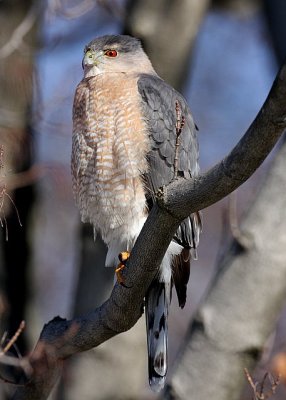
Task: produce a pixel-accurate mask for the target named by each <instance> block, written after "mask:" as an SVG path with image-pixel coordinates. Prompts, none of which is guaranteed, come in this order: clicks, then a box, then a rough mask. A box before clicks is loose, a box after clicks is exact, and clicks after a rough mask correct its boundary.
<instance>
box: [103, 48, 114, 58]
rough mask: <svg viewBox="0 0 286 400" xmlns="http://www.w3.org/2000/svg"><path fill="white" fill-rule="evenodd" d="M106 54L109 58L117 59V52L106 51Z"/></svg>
mask: <svg viewBox="0 0 286 400" xmlns="http://www.w3.org/2000/svg"><path fill="white" fill-rule="evenodd" d="M104 54H105V55H106V56H107V57H117V51H116V50H106V51H105V52H104Z"/></svg>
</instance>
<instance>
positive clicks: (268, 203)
mask: <svg viewBox="0 0 286 400" xmlns="http://www.w3.org/2000/svg"><path fill="white" fill-rule="evenodd" d="M285 168H286V142H285V141H284V143H283V146H282V147H281V148H280V149H279V152H278V153H277V155H276V158H275V160H274V162H273V164H272V166H271V169H270V170H269V173H268V176H267V177H266V179H265V180H264V182H263V186H262V188H261V190H260V192H259V194H258V196H257V198H256V200H255V202H253V204H252V206H251V208H250V210H249V212H248V215H247V216H246V218H245V220H244V222H243V224H242V226H241V229H242V232H243V233H244V234H245V235H247V237H249V238H251V246H249V247H248V248H247V249H242V248H241V246H240V245H239V244H237V243H232V245H231V246H230V247H229V249H228V251H227V252H226V253H225V255H224V258H223V260H222V262H221V263H220V266H219V267H220V268H219V270H218V272H217V274H216V276H215V278H214V281H213V283H212V284H211V285H210V290H209V292H208V294H207V296H206V298H205V299H204V301H203V302H202V304H201V305H200V307H199V309H198V312H197V315H196V316H195V319H194V321H193V323H192V325H191V326H190V328H189V331H188V334H187V338H186V340H185V343H184V346H183V347H182V348H181V351H180V356H179V358H178V360H177V362H176V367H175V368H174V373H173V376H172V377H171V380H170V383H169V386H168V388H167V390H166V392H165V393H164V395H163V397H162V398H164V399H172V400H185V399H187V398H189V393H190V392H192V393H193V394H194V396H193V399H194V400H195V399H209V398H211V399H212V400H229V399H231V400H238V399H241V391H242V389H243V386H244V385H245V382H246V381H245V376H244V368H252V367H253V366H254V364H255V363H256V362H257V359H258V357H259V355H260V354H261V352H262V351H263V347H264V344H265V342H266V340H267V338H268V337H269V335H270V333H271V332H273V330H274V329H275V325H276V323H277V318H278V317H279V315H280V313H281V309H282V307H283V306H284V305H285V300H286V263H285V259H286V235H285V225H286V196H285V186H286V175H285ZM206 382H207V384H206Z"/></svg>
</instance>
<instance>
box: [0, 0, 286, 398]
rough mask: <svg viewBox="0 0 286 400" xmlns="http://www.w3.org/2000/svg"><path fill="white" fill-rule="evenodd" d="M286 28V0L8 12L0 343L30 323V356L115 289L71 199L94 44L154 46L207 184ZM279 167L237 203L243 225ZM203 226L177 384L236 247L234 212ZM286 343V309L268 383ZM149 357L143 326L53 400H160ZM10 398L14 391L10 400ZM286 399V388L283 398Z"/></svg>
mask: <svg viewBox="0 0 286 400" xmlns="http://www.w3.org/2000/svg"><path fill="white" fill-rule="evenodd" d="M285 20H286V3H285V1H284V0H213V1H211V0H181V1H178V0H172V1H170V0H157V1H153V0H145V1H140V0H138V1H137V0H130V1H123V0H98V1H96V0H83V1H81V2H78V1H73V0H46V1H36V0H35V1H32V0H9V1H8V0H1V1H0V27H1V28H0V146H1V147H0V174H1V175H0V178H1V191H0V218H1V219H0V222H1V226H2V228H1V230H0V235H1V238H0V239H1V246H0V262H1V265H0V279H1V280H0V324H1V325H0V336H2V335H4V333H5V332H7V337H11V336H13V334H14V333H15V332H16V331H17V329H18V326H19V324H20V322H21V321H22V320H25V321H26V329H25V330H24V332H23V333H22V335H21V336H20V338H19V339H18V341H17V346H18V348H19V352H20V353H21V354H22V355H25V354H27V353H28V352H29V351H31V349H32V348H33V345H34V344H35V342H36V340H37V339H38V337H39V334H40V332H41V329H42V327H43V324H44V323H46V322H47V321H48V320H50V319H51V318H53V317H54V316H55V315H60V316H62V317H67V318H70V317H72V316H77V315H81V314H83V313H84V312H86V311H89V310H91V309H94V308H95V307H96V306H98V305H100V304H101V303H102V302H103V301H104V300H105V299H106V298H108V297H109V294H110V291H111V288H112V285H113V271H111V270H108V269H105V268H103V265H104V258H105V247H104V245H103V243H102V242H101V241H100V239H98V240H97V241H96V242H95V243H94V241H93V234H92V229H91V227H90V226H87V225H83V224H82V223H81V222H80V221H79V214H78V211H77V209H76V208H75V206H74V200H73V195H72V192H71V174H70V153H71V131H72V126H71V124H72V102H73V95H74V91H75V87H76V85H77V83H78V82H79V81H80V80H81V78H82V68H81V59H82V55H83V48H84V46H85V44H86V43H88V42H89V41H90V40H91V39H93V38H94V37H96V36H100V35H103V34H111V33H128V34H131V35H133V36H137V37H139V38H141V39H142V42H143V45H144V48H145V50H146V52H147V53H148V54H149V56H150V58H151V60H152V62H153V64H154V66H155V69H156V70H157V72H158V73H159V75H160V76H161V77H162V78H164V79H165V80H167V81H168V82H169V83H171V84H172V85H173V86H174V87H176V88H177V89H178V90H180V91H182V93H183V94H184V95H185V97H186V99H187V100H188V103H189V105H190V107H191V110H192V113H193V115H194V119H195V121H196V124H197V125H198V127H199V144H200V164H201V169H202V170H203V171H205V170H206V169H207V168H209V167H210V166H212V165H213V164H214V163H215V162H217V161H219V160H220V159H221V158H222V157H223V156H225V155H226V154H227V153H228V152H229V151H230V150H231V148H232V147H233V146H234V145H235V144H236V142H237V141H238V139H239V138H240V137H241V136H242V134H243V133H244V132H245V131H246V129H247V128H248V126H249V124H250V123H251V122H252V120H253V119H254V117H255V116H256V114H257V112H258V110H259V109H260V107H261V106H262V104H263V102H264V100H265V98H266V96H267V94H268V92H269V90H270V87H271V85H272V82H273V79H274V77H275V75H276V73H277V71H278V68H279V65H280V64H281V63H282V61H283V60H284V58H285V55H286V25H285ZM271 157H272V155H270V157H268V159H267V161H266V162H265V163H264V164H263V166H262V167H261V168H260V169H259V170H258V171H257V172H256V173H255V175H254V176H253V177H252V178H251V179H250V180H249V181H248V182H247V183H246V184H244V185H243V186H242V187H241V188H240V189H239V190H238V192H237V193H236V194H235V200H236V204H237V210H236V218H237V219H238V221H239V220H240V218H241V216H242V215H243V214H244V212H245V211H246V210H247V208H248V205H249V204H250V203H251V201H252V200H253V198H254V197H255V195H256V193H257V190H258V188H259V185H260V184H261V183H262V182H263V177H264V174H265V171H266V170H267V167H268V165H269V163H270V161H269V160H271ZM203 216H204V232H203V235H202V238H201V243H200V247H199V260H198V261H196V262H194V263H193V265H192V271H191V279H190V284H189V289H188V301H187V305H186V307H185V309H184V310H180V309H179V308H178V307H177V304H176V299H175V298H174V301H173V305H172V310H171V316H170V324H169V325H170V329H169V330H170V334H169V337H170V339H169V340H170V366H171V367H170V372H169V373H170V374H171V372H172V363H173V361H174V360H175V358H176V354H177V352H178V348H179V345H180V343H181V341H182V340H183V337H184V335H185V332H186V330H187V327H188V324H189V323H190V320H191V317H192V315H193V313H194V311H195V310H196V308H197V306H198V304H199V302H200V300H201V298H202V297H203V295H204V293H205V291H206V289H207V287H208V285H209V282H210V279H211V277H212V276H213V274H214V271H215V269H216V268H217V260H218V259H219V257H220V255H221V254H222V253H223V251H224V249H225V248H226V246H227V244H228V242H229V240H230V238H231V236H232V232H231V229H230V222H229V199H225V200H223V201H221V202H220V203H218V204H216V205H214V206H212V207H211V208H209V209H206V210H204V213H203ZM285 330H286V309H285V310H284V312H283V314H282V315H281V317H280V319H279V321H278V324H277V329H276V332H275V333H274V334H273V338H274V339H273V338H272V339H273V340H271V349H270V350H271V351H268V353H267V354H268V356H267V359H265V358H264V361H263V366H261V370H267V368H269V366H270V365H271V360H272V358H273V356H274V355H275V354H276V353H279V352H283V351H284V350H286V348H285V347H286V343H285V339H284V337H285ZM268 350H269V349H268ZM146 354H147V352H146V337H145V327H144V319H143V318H141V320H140V321H139V322H138V323H137V324H136V326H135V327H134V328H133V329H132V330H131V331H129V332H127V333H124V334H121V335H119V336H118V337H116V338H114V339H112V340H110V341H108V342H106V343H104V344H103V345H102V346H100V347H99V348H97V349H95V350H92V351H89V352H87V353H83V354H80V355H77V356H76V357H74V358H73V359H72V360H69V361H68V362H67V363H66V366H65V371H64V376H63V378H62V380H61V382H60V383H59V384H58V386H57V388H55V390H54V392H53V394H52V395H51V398H53V399H56V400H77V399H85V400H93V399H102V400H103V399H104V400H108V399H127V400H128V399H134V400H135V399H136V400H145V399H146V400H147V399H155V398H156V396H155V394H153V393H151V392H150V390H149V387H148V383H147V358H146ZM257 373H258V374H259V368H258V372H257ZM10 390H11V388H10V386H9V385H4V384H3V385H1V388H0V399H5V398H9V393H10V392H9V391H10ZM285 396H286V390H285V389H284V387H283V385H281V387H280V388H279V391H278V394H277V395H276V396H275V399H284V398H285ZM244 398H245V397H244ZM248 398H249V399H250V398H251V395H250V394H249V397H248Z"/></svg>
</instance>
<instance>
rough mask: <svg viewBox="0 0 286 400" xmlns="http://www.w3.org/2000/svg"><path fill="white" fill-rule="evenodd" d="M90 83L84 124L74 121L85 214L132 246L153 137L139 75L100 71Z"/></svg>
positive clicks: (141, 215)
mask: <svg viewBox="0 0 286 400" xmlns="http://www.w3.org/2000/svg"><path fill="white" fill-rule="evenodd" d="M87 87H88V95H87V97H86V99H85V101H86V107H85V110H81V112H84V116H83V118H84V119H85V129H84V130H81V131H80V132H78V131H77V129H76V127H74V129H75V131H74V140H75V141H77V143H78V148H79V149H80V150H79V153H80V155H81V156H80V163H79V167H78V182H77V185H78V188H77V190H78V203H79V206H80V210H81V215H82V219H83V220H84V221H89V222H91V223H92V224H93V225H94V227H95V229H96V230H97V231H100V233H101V235H102V237H103V240H104V241H105V242H106V243H107V245H110V244H111V243H112V242H113V241H114V240H117V241H120V242H121V241H122V243H125V242H127V245H128V243H129V244H130V245H131V246H132V245H133V241H134V240H135V239H136V237H137V235H138V234H139V232H140V229H141V227H142V224H143V222H144V219H145V215H146V210H145V209H146V206H145V203H146V200H145V192H144V186H143V182H142V178H141V176H142V174H143V173H144V172H146V171H147V161H146V154H147V152H148V143H149V140H148V134H147V129H146V125H145V122H144V120H143V117H142V114H141V109H140V100H139V95H138V90H137V78H136V77H132V78H129V79H126V78H125V76H124V75H123V74H119V73H117V74H114V73H113V74H104V75H98V76H96V77H93V78H90V79H88V80H87ZM138 229H139V232H138ZM131 242H132V243H131ZM123 250H124V249H123Z"/></svg>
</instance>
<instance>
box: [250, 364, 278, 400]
mask: <svg viewBox="0 0 286 400" xmlns="http://www.w3.org/2000/svg"><path fill="white" fill-rule="evenodd" d="M244 373H245V376H246V379H247V381H248V383H249V385H250V386H251V388H252V391H253V397H252V399H253V400H267V399H269V398H270V397H272V396H273V395H274V394H275V392H276V389H277V386H278V385H279V384H280V376H279V375H278V376H277V377H275V376H273V375H272V374H270V373H269V372H266V373H265V374H264V376H263V378H262V381H261V382H254V381H253V378H252V376H251V375H250V373H249V372H248V369H247V368H244ZM267 382H269V384H270V389H269V390H268V391H267V392H265V386H266V384H267Z"/></svg>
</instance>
